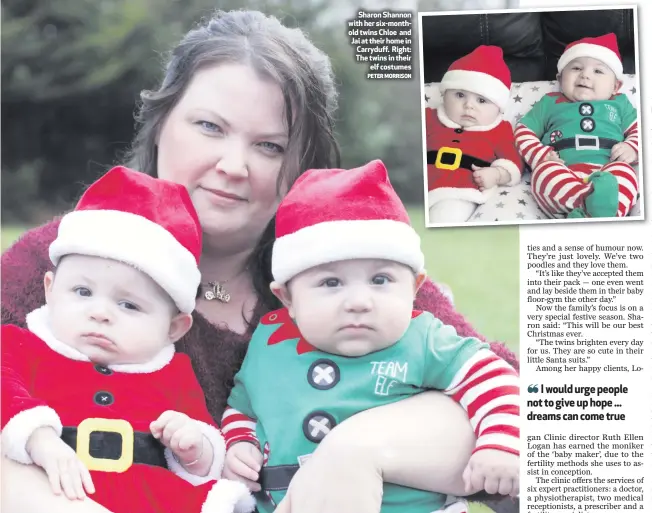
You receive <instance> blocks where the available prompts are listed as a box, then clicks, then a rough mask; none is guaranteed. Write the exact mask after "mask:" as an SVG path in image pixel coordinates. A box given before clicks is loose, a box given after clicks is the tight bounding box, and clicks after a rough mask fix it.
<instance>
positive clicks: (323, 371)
mask: <svg viewBox="0 0 652 513" xmlns="http://www.w3.org/2000/svg"><path fill="white" fill-rule="evenodd" d="M334 374H335V370H334V369H333V367H331V366H330V365H318V366H317V367H315V368H314V369H313V371H312V379H314V380H315V383H317V384H318V385H330V384H331V383H333V381H335V375H334Z"/></svg>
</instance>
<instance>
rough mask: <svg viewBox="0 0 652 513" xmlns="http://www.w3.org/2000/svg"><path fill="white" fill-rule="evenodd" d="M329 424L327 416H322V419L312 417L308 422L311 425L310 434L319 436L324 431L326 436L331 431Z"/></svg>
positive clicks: (315, 436)
mask: <svg viewBox="0 0 652 513" xmlns="http://www.w3.org/2000/svg"><path fill="white" fill-rule="evenodd" d="M329 424H330V421H329V420H328V419H327V418H325V417H321V420H318V419H317V418H314V419H310V421H309V422H308V425H309V426H310V427H311V430H310V435H311V436H312V437H314V438H318V437H319V434H320V433H324V436H326V435H327V434H328V433H330V431H331V428H330V426H329Z"/></svg>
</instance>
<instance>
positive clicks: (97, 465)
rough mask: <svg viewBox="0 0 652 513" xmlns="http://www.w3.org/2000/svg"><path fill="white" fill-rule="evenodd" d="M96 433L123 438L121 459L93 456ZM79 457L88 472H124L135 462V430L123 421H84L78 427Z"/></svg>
mask: <svg viewBox="0 0 652 513" xmlns="http://www.w3.org/2000/svg"><path fill="white" fill-rule="evenodd" d="M94 431H108V432H110V433H118V434H119V435H120V436H121V437H122V452H121V453H120V458H118V459H117V460H113V459H108V458H95V457H93V456H91V454H90V442H91V433H92V432H94ZM77 456H78V457H79V459H80V460H81V461H83V462H84V464H85V465H86V467H87V468H88V470H99V471H102V472H124V471H125V470H127V469H128V468H129V467H131V465H132V464H133V462H134V428H133V427H132V426H131V424H130V423H129V422H127V421H126V420H122V419H84V420H83V421H81V422H80V423H79V426H77Z"/></svg>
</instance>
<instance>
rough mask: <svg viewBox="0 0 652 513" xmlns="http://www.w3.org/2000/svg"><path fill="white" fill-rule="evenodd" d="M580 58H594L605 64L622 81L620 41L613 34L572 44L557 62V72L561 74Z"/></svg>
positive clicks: (588, 38)
mask: <svg viewBox="0 0 652 513" xmlns="http://www.w3.org/2000/svg"><path fill="white" fill-rule="evenodd" d="M579 57H592V58H593V59H597V60H599V61H602V62H604V63H605V64H606V65H607V66H609V67H610V68H611V70H612V71H613V72H614V74H615V75H616V78H617V79H618V80H622V78H623V61H622V59H621V58H620V51H619V50H618V39H617V38H616V34H614V33H613V32H610V33H609V34H605V35H604V36H599V37H585V38H583V39H579V40H578V41H574V42H572V43H570V44H569V45H568V46H566V48H565V50H564V53H562V54H561V57H560V58H559V61H557V71H559V73H561V72H562V70H563V69H564V68H565V67H566V66H567V65H568V63H569V62H571V61H572V60H574V59H577V58H579Z"/></svg>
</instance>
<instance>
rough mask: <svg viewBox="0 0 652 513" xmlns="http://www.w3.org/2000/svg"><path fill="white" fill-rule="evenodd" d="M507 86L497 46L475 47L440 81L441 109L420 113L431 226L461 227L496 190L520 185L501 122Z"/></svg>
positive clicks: (508, 133)
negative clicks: (444, 224)
mask: <svg viewBox="0 0 652 513" xmlns="http://www.w3.org/2000/svg"><path fill="white" fill-rule="evenodd" d="M511 84H512V82H511V74H510V72H509V68H508V67H507V65H506V64H505V61H504V60H503V51H502V50H501V49H500V48H499V47H497V46H484V45H483V46H479V47H478V48H476V49H475V50H473V52H471V53H470V54H468V55H465V56H464V57H462V58H460V59H458V60H456V61H455V62H454V63H453V64H451V66H450V68H449V69H448V71H447V72H446V74H445V75H444V77H443V78H442V81H441V83H440V86H439V88H440V91H441V93H442V94H443V98H442V103H441V106H439V107H438V108H437V109H431V108H426V111H425V122H426V150H427V164H428V165H427V171H428V201H427V203H428V209H429V219H430V222H431V223H460V222H465V221H467V220H468V219H469V218H470V217H471V215H472V214H473V212H474V210H475V209H476V207H477V206H478V205H479V204H482V203H485V202H486V201H487V199H488V198H489V197H491V196H492V195H493V194H494V193H495V190H496V189H495V188H496V186H498V185H516V184H517V183H519V182H520V180H521V172H522V169H523V165H522V160H521V157H520V156H519V154H518V152H517V151H516V148H515V145H514V132H513V129H512V126H511V125H510V124H509V122H508V121H505V120H503V118H502V113H503V112H504V110H505V108H506V107H507V103H508V101H509V91H510V87H511Z"/></svg>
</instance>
